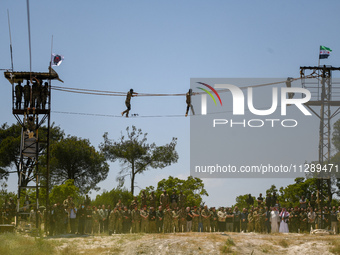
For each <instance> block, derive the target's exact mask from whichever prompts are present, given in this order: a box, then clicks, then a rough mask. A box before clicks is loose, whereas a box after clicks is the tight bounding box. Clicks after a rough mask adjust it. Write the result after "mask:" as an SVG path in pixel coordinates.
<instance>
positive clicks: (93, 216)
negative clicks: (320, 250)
mask: <svg viewBox="0 0 340 255" xmlns="http://www.w3.org/2000/svg"><path fill="white" fill-rule="evenodd" d="M246 202H247V206H245V207H244V208H242V210H239V208H238V207H237V206H235V207H233V208H231V207H220V208H215V207H211V208H208V207H207V206H206V205H204V206H199V207H196V206H194V207H188V206H187V199H186V196H185V195H184V194H183V192H180V194H179V195H177V194H176V192H175V191H173V193H172V194H171V195H168V194H167V193H166V191H163V193H162V194H161V195H160V197H159V199H157V198H156V196H155V193H154V192H151V193H150V195H146V193H145V191H143V192H142V194H141V197H140V201H138V199H137V197H134V199H133V200H132V202H131V203H130V204H129V205H123V204H122V202H121V200H119V201H118V203H117V204H116V206H115V207H114V208H111V205H107V206H105V205H101V206H91V200H90V198H89V197H88V196H86V199H85V201H84V203H82V204H80V205H79V206H78V207H76V206H75V203H74V202H73V199H72V197H68V198H67V199H65V200H64V202H63V203H57V204H54V205H53V206H52V208H51V210H50V217H49V219H48V220H49V234H50V235H59V234H66V233H71V234H76V233H78V234H98V233H103V232H104V233H108V234H121V233H139V232H144V233H173V232H190V231H193V232H224V231H227V232H257V233H271V232H272V233H273V232H279V228H278V226H279V225H280V224H287V226H288V228H287V231H288V229H289V232H296V233H297V232H309V231H310V229H311V228H312V229H316V228H323V229H330V230H333V231H334V232H335V233H338V226H340V224H338V222H339V221H340V207H339V208H338V210H337V209H336V207H332V208H328V207H327V206H326V207H324V208H322V209H317V205H316V200H315V198H314V196H313V195H312V196H311V198H310V199H309V200H307V199H305V197H303V196H302V197H301V199H300V206H297V207H294V208H287V210H286V209H285V208H281V205H280V203H279V202H278V200H277V197H276V194H275V193H274V194H273V195H271V194H267V197H266V198H263V197H262V194H260V196H259V197H258V198H257V203H254V199H253V197H252V196H251V195H250V194H249V197H248V199H247V201H246ZM8 204H10V205H12V206H11V207H14V208H15V206H14V203H13V201H12V202H11V201H10V203H8ZM254 204H257V206H254ZM7 211H8V212H9V211H10V209H9V207H8V209H7ZM32 212H33V213H35V211H34V210H31V212H30V220H32V221H33V222H35V219H36V218H38V219H39V224H41V223H42V222H44V221H45V220H47V218H46V210H44V211H43V212H40V211H39V210H38V212H37V213H38V214H39V217H36V215H35V214H34V217H33V216H32ZM280 212H281V213H280ZM282 212H285V213H284V214H283V213H282ZM273 215H274V216H275V215H276V216H277V217H278V221H277V222H273V219H274V218H273ZM10 217H11V216H9V217H8V218H10ZM275 221H276V220H275ZM275 225H276V226H277V227H275Z"/></svg>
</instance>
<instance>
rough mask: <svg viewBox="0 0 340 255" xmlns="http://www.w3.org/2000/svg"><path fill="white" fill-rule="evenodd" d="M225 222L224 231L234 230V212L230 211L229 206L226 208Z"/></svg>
mask: <svg viewBox="0 0 340 255" xmlns="http://www.w3.org/2000/svg"><path fill="white" fill-rule="evenodd" d="M225 222H226V231H227V232H233V231H234V214H233V212H232V211H231V208H227V213H226V220H225Z"/></svg>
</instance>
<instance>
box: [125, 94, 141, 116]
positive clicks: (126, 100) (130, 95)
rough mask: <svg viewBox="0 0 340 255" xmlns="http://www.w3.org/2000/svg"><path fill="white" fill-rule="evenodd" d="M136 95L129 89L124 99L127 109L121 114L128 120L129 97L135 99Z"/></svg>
mask: <svg viewBox="0 0 340 255" xmlns="http://www.w3.org/2000/svg"><path fill="white" fill-rule="evenodd" d="M137 94H138V93H136V92H133V89H130V91H129V92H128V93H127V95H126V99H125V105H126V107H127V109H126V110H125V111H124V112H122V116H124V114H126V115H125V116H126V117H127V118H128V117H129V112H130V110H131V97H135V96H137Z"/></svg>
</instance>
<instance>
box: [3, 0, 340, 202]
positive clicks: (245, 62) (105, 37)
mask: <svg viewBox="0 0 340 255" xmlns="http://www.w3.org/2000/svg"><path fill="white" fill-rule="evenodd" d="M7 9H8V10H9V12H10V19H11V29H12V41H13V51H14V56H13V57H14V69H15V70H16V71H29V53H28V32H27V13H26V1H24V0H20V1H10V0H2V1H1V2H0V24H1V25H0V34H1V35H2V36H1V37H0V56H1V59H0V68H10V54H9V35H8V25H7ZM339 9H340V2H338V1H335V0H334V1H322V2H321V1H275V2H273V1H87V0H83V1H65V0H61V1H42V0H39V1H38V0H37V1H33V0H31V1H30V13H31V36H32V65H33V70H34V71H39V72H42V71H47V67H48V63H49V59H50V52H51V37H52V35H53V38H54V42H53V52H55V53H59V54H62V55H64V56H65V60H64V62H63V63H62V64H61V66H59V67H56V68H55V70H56V71H57V72H58V73H59V76H60V78H61V79H62V80H64V81H65V83H64V84H61V83H59V82H57V81H55V82H53V85H58V86H67V87H76V88H87V89H98V90H110V91H124V92H125V91H126V92H127V91H128V90H129V89H130V88H133V89H134V90H135V91H136V92H143V93H185V92H186V91H187V90H188V88H189V86H190V78H197V77H211V78H220V77H226V78H239V77H240V78H247V77H249V78H252V77H263V78H266V77H283V78H284V77H289V76H291V77H298V76H299V67H300V66H304V65H317V63H318V49H319V46H320V45H325V46H327V47H330V48H331V49H332V50H333V52H332V53H331V56H330V58H329V59H328V60H323V61H322V64H328V65H333V66H339V63H340V61H339V60H340V55H339V53H338V52H339V47H338V45H339V41H340V40H339V39H340V36H339V33H338V25H339V24H340V16H339V13H338V11H339ZM0 88H1V93H0V98H1V100H0V107H1V115H0V123H4V122H7V123H8V124H11V123H14V122H15V118H14V116H13V115H12V113H11V86H10V84H9V82H8V81H7V80H6V79H5V78H4V77H3V76H2V77H1V76H0ZM124 100H125V99H124V98H123V97H104V96H90V95H78V94H68V93H65V92H58V91H53V95H52V111H54V113H53V112H52V121H53V122H55V123H56V124H57V125H60V127H61V128H62V129H63V130H64V131H65V133H66V134H70V135H76V136H78V137H82V138H88V139H90V141H91V143H92V144H93V145H94V146H95V147H97V148H98V145H99V144H100V143H101V142H102V141H103V139H102V135H103V133H104V132H109V137H110V138H115V139H117V138H118V137H119V136H120V133H121V131H123V132H124V131H125V128H126V127H127V126H131V125H135V126H136V127H138V128H141V129H142V130H143V131H144V132H147V133H149V135H148V138H149V141H150V142H156V144H158V145H161V144H165V143H168V142H170V141H171V138H172V137H177V138H178V147H177V151H178V153H179V161H178V163H177V164H175V165H173V166H171V167H167V168H165V169H162V170H150V171H148V172H146V173H145V174H144V175H141V176H138V177H137V186H138V187H140V188H144V187H146V186H149V185H153V186H156V185H157V182H158V181H159V180H161V179H163V178H167V177H168V176H169V175H172V176H176V177H181V178H186V177H187V176H188V175H189V174H190V172H189V166H190V160H189V159H190V139H189V137H190V130H189V122H190V120H189V118H185V117H184V113H185V107H186V104H185V99H184V98H181V97H166V98H157V97H143V98H142V97H140V98H138V97H137V98H133V100H132V111H131V113H138V114H139V115H140V116H155V115H183V117H173V118H164V117H158V118H151V117H143V118H142V117H140V118H129V119H126V118H122V117H115V118H110V117H95V116H83V115H65V114H60V113H56V111H64V112H76V113H93V114H110V115H119V114H120V112H122V111H123V110H124V108H125V106H124ZM318 125H319V122H318V119H317V117H314V124H313V126H311V127H310V130H309V132H302V133H301V136H304V139H303V143H306V144H304V146H305V147H304V149H303V150H305V153H304V154H306V153H307V154H308V157H303V158H301V162H302V163H303V162H304V161H305V160H307V161H311V160H315V159H317V155H318ZM277 135H278V136H279V135H280V134H279V133H278V134H277ZM307 135H308V136H309V137H308V138H309V139H306V136H307ZM301 141H302V140H301ZM301 141H299V139H292V141H291V143H292V144H293V145H294V144H296V145H301ZM247 142H249V141H247V140H244V142H243V143H244V144H245V145H247ZM250 147H251V146H250ZM249 153H254V154H258V156H259V157H265V155H263V153H261V151H252V152H249ZM296 153H297V154H298V153H299V151H296ZM242 156H243V155H240V157H242ZM283 156H284V155H283ZM110 165H111V168H110V174H109V176H108V178H107V180H105V181H103V182H102V183H101V184H100V186H101V187H102V189H106V190H111V189H112V188H114V187H115V186H116V184H117V183H116V181H115V176H116V173H117V172H118V169H119V164H116V163H115V164H110ZM292 182H293V180H292V179H236V180H235V179H218V180H216V179H205V180H204V183H205V186H206V189H207V191H208V193H209V194H210V196H209V197H207V198H205V201H206V202H207V204H208V205H216V206H218V205H231V204H233V203H235V197H236V195H239V194H246V193H252V194H254V195H256V196H257V195H258V193H260V192H262V193H264V192H265V190H266V189H268V188H269V187H270V185H271V184H275V185H276V186H277V187H278V188H279V187H281V186H286V185H287V184H289V183H292ZM16 183H17V180H16V176H15V175H13V177H12V178H10V180H9V186H10V189H11V190H15V189H16ZM127 186H128V185H127ZM136 192H139V189H138V188H137V189H136ZM95 194H96V193H93V194H92V196H94V195H95Z"/></svg>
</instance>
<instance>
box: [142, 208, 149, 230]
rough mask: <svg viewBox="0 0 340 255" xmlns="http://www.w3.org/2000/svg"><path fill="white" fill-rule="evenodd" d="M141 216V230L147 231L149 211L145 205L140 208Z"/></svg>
mask: <svg viewBox="0 0 340 255" xmlns="http://www.w3.org/2000/svg"><path fill="white" fill-rule="evenodd" d="M140 216H141V219H142V221H141V232H143V233H148V232H149V213H148V212H147V210H146V206H144V207H143V208H142V210H141V211H140Z"/></svg>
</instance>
